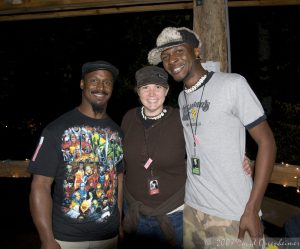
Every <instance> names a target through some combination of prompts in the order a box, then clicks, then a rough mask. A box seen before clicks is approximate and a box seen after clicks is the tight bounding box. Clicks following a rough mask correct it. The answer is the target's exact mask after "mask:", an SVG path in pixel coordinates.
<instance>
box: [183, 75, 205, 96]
mask: <svg viewBox="0 0 300 249" xmlns="http://www.w3.org/2000/svg"><path fill="white" fill-rule="evenodd" d="M206 76H207V73H205V74H204V75H203V76H202V77H201V78H200V79H199V80H198V82H197V83H196V84H195V85H193V86H192V87H191V88H186V87H185V89H184V92H185V93H191V92H193V91H195V90H197V89H198V88H199V87H200V86H201V85H202V83H203V81H204V80H205V79H206Z"/></svg>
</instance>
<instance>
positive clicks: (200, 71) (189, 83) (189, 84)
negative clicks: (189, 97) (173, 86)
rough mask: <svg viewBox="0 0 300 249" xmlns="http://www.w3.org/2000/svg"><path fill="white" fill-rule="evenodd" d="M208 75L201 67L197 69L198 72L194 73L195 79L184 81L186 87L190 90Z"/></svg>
mask: <svg viewBox="0 0 300 249" xmlns="http://www.w3.org/2000/svg"><path fill="white" fill-rule="evenodd" d="M206 74H207V71H206V70H205V69H204V68H203V67H202V66H201V67H199V68H197V70H196V72H195V73H194V75H193V77H191V78H189V79H187V80H185V81H184V87H185V88H186V89H189V88H191V87H193V86H194V85H196V84H197V83H198V82H199V80H200V79H201V78H202V77H204V76H205V75H206Z"/></svg>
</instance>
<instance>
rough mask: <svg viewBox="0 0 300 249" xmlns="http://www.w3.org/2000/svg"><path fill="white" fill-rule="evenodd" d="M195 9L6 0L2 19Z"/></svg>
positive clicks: (269, 2) (248, 3)
mask: <svg viewBox="0 0 300 249" xmlns="http://www.w3.org/2000/svg"><path fill="white" fill-rule="evenodd" d="M299 4H300V0H256V1H253V0H240V1H237V0H228V6H229V7H252V6H277V5H299ZM178 9H193V0H88V1H84V0H30V1H28V0H6V1H0V21H18V20H31V19H45V18H63V17H74V16H88V15H104V14H120V13H131V12H148V11H161V10H178Z"/></svg>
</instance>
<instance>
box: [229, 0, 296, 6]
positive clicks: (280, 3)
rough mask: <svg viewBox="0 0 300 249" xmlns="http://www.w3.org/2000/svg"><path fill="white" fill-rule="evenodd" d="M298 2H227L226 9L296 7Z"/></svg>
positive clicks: (275, 0)
mask: <svg viewBox="0 0 300 249" xmlns="http://www.w3.org/2000/svg"><path fill="white" fill-rule="evenodd" d="M298 4H300V0H256V1H252V0H240V1H237V0H232V1H230V0H228V7H254V6H256V7H257V6H279V5H298Z"/></svg>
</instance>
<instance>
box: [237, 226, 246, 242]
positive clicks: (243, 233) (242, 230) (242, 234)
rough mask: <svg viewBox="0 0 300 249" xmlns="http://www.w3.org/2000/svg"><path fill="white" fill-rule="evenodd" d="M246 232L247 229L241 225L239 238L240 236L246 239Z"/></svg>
mask: <svg viewBox="0 0 300 249" xmlns="http://www.w3.org/2000/svg"><path fill="white" fill-rule="evenodd" d="M245 232H246V230H245V229H243V228H241V227H240V228H239V235H238V238H239V239H240V240H243V239H244V236H245Z"/></svg>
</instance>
